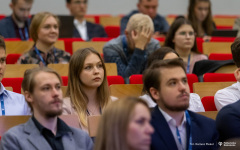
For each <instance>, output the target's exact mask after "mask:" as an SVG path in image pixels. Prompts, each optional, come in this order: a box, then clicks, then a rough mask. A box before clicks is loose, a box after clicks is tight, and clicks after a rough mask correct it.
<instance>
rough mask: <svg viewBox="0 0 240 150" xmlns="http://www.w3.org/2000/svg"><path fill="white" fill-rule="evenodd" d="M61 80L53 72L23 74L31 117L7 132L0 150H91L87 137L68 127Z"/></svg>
mask: <svg viewBox="0 0 240 150" xmlns="http://www.w3.org/2000/svg"><path fill="white" fill-rule="evenodd" d="M61 85H62V80H61V77H60V75H59V74H58V73H57V72H55V71H54V70H52V69H50V68H46V67H42V68H40V67H38V68H33V69H29V70H26V71H25V73H24V79H23V82H22V89H23V92H24V96H25V98H26V101H27V102H28V104H29V106H30V107H31V109H32V113H33V116H32V117H31V118H30V119H29V120H28V121H27V122H26V123H25V124H21V125H18V126H15V127H13V128H11V129H9V130H8V131H7V132H6V133H5V134H4V135H3V136H2V139H1V143H0V149H1V150H10V149H11V150H13V149H14V150H23V149H24V150H33V149H38V150H50V149H51V150H73V149H77V150H92V149H93V143H92V140H91V138H90V137H89V136H88V135H87V133H85V132H83V131H82V130H80V129H76V128H73V127H69V126H68V125H67V124H66V123H65V122H63V121H62V120H61V119H60V118H58V116H59V115H61V113H62V103H63V100H62V89H61Z"/></svg>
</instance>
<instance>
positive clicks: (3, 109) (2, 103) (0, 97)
mask: <svg viewBox="0 0 240 150" xmlns="http://www.w3.org/2000/svg"><path fill="white" fill-rule="evenodd" d="M0 100H1V110H2V116H5V107H4V101H3V94H1V96H0Z"/></svg>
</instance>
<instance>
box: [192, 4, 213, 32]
mask: <svg viewBox="0 0 240 150" xmlns="http://www.w3.org/2000/svg"><path fill="white" fill-rule="evenodd" d="M198 2H207V3H209V10H208V15H207V17H206V19H205V20H204V21H203V23H202V24H201V26H202V28H203V29H204V31H205V33H206V34H207V35H211V34H212V32H213V30H214V24H213V18H212V10H211V2H210V0H189V6H188V19H189V20H190V21H191V22H192V25H193V28H194V30H195V31H196V32H197V36H199V35H200V33H198V26H199V25H200V24H199V23H198V19H197V17H196V15H195V11H194V9H195V7H196V4H197V3H198Z"/></svg>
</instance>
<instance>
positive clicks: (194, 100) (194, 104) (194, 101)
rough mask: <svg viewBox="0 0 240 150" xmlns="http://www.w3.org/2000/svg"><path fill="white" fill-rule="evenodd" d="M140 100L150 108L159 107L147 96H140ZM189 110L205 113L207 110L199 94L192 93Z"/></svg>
mask: <svg viewBox="0 0 240 150" xmlns="http://www.w3.org/2000/svg"><path fill="white" fill-rule="evenodd" d="M140 98H142V99H143V100H144V101H146V102H147V104H148V106H149V107H155V106H156V105H157V104H156V103H155V102H154V101H153V100H152V98H151V97H150V96H149V95H147V94H145V95H143V96H140ZM188 110H191V111H193V112H205V109H204V107H203V104H202V102H201V99H200V97H199V95H198V94H196V93H190V97H189V107H188Z"/></svg>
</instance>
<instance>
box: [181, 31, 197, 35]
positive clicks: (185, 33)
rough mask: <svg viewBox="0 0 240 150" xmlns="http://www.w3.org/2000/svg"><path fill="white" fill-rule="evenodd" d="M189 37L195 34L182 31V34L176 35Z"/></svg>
mask: <svg viewBox="0 0 240 150" xmlns="http://www.w3.org/2000/svg"><path fill="white" fill-rule="evenodd" d="M187 34H188V35H189V36H195V33H194V32H192V31H190V32H186V31H182V32H179V33H178V35H182V36H186V35H187Z"/></svg>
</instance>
